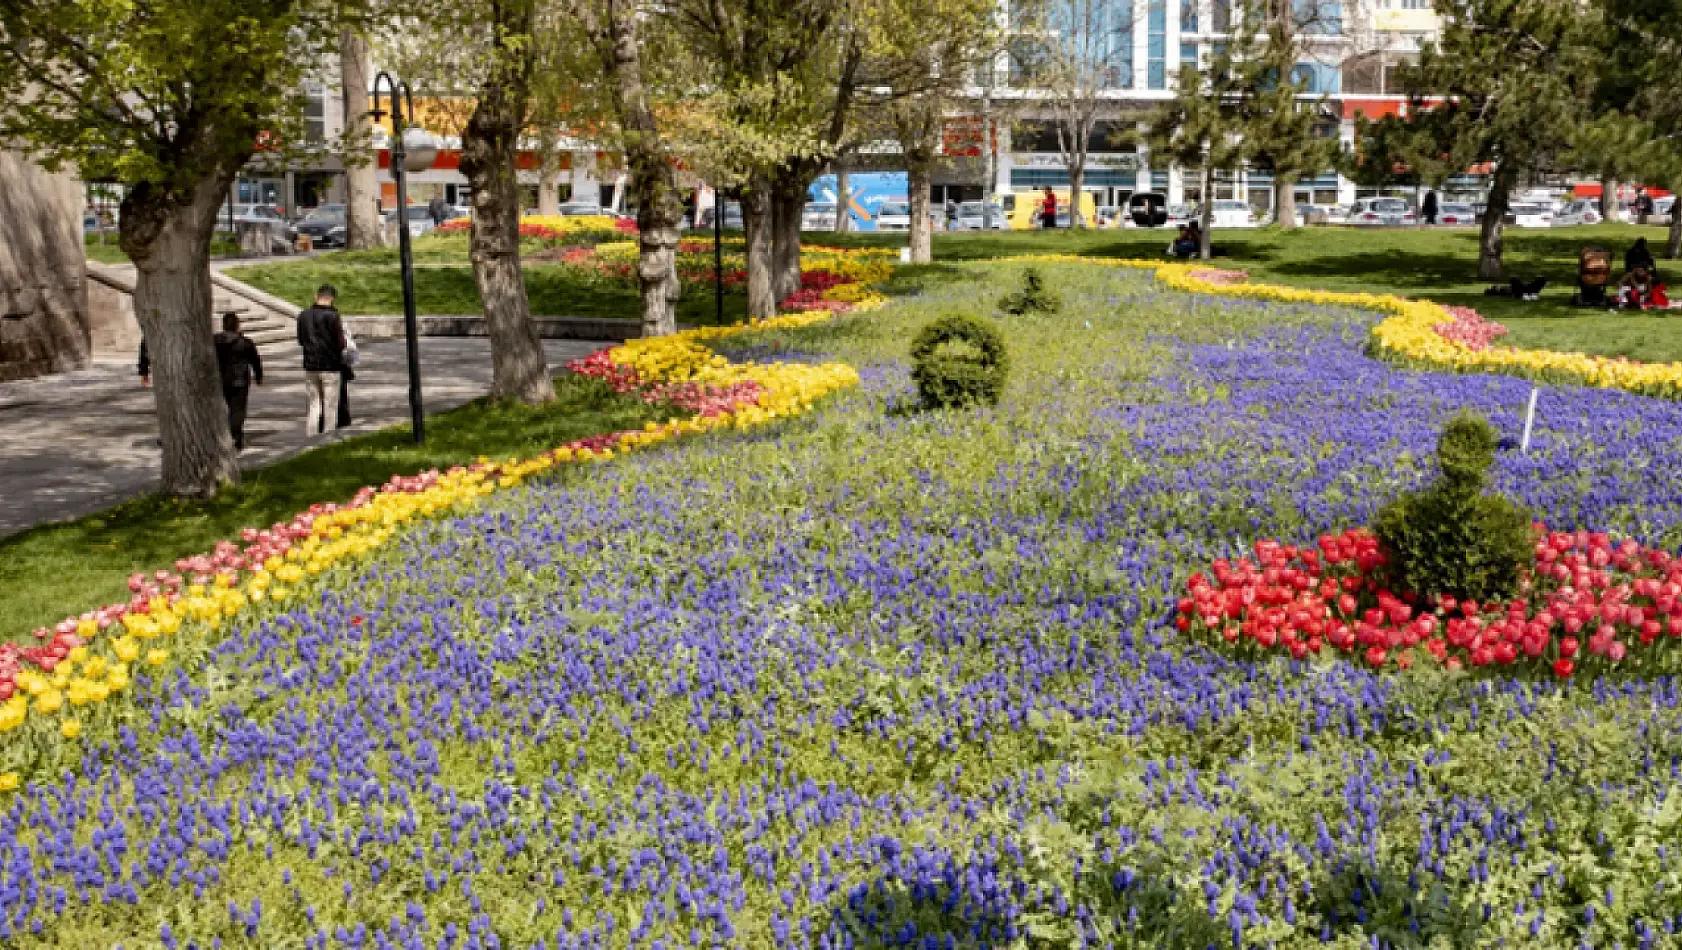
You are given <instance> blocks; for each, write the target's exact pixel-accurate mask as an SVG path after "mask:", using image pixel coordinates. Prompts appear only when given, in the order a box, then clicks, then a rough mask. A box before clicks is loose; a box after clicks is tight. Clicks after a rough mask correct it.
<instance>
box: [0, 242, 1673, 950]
mask: <svg viewBox="0 0 1682 950" xmlns="http://www.w3.org/2000/svg"><path fill="white" fill-rule="evenodd" d="M1046 269H1047V271H1048V277H1049V278H1050V279H1051V280H1053V281H1054V282H1055V284H1056V286H1057V287H1058V288H1059V291H1060V292H1061V293H1062V294H1063V295H1064V297H1065V299H1066V301H1067V306H1066V310H1067V312H1068V313H1069V314H1073V315H1078V316H1068V317H1054V318H1053V317H1048V318H1041V319H1036V320H1032V321H1027V320H1024V321H1015V322H1012V323H1010V324H1007V325H1004V326H1003V327H1002V332H1004V333H1005V335H1006V339H1007V345H1008V346H1009V347H1010V350H1011V355H1012V362H1013V367H1014V370H1013V376H1012V380H1011V383H1010V385H1009V386H1008V387H1007V389H1006V392H1005V396H1004V398H1003V399H1002V400H1001V402H1000V403H999V405H997V406H995V407H988V408H983V409H976V410H966V411H963V412H928V413H919V412H907V411H903V410H902V409H901V408H900V407H903V406H905V405H907V404H908V403H909V402H910V401H911V399H912V398H913V397H912V395H911V391H910V383H909V373H908V370H907V367H906V366H905V364H904V362H903V355H904V347H905V341H906V340H907V339H908V337H909V336H910V335H911V333H912V332H913V329H914V328H915V327H918V326H921V325H922V324H924V323H926V322H928V321H929V320H931V319H933V318H935V317H937V316H941V315H945V314H948V313H977V312H986V311H985V308H987V307H989V306H990V305H991V303H992V302H993V301H996V300H997V299H998V298H999V296H1000V295H1001V294H1002V293H1004V292H1007V291H1008V290H1009V289H1010V286H1011V281H1012V280H1013V279H1014V278H1015V277H1016V271H1017V270H1018V269H1017V268H1014V267H1005V268H989V267H986V266H975V267H972V268H970V270H971V271H972V275H973V279H972V280H968V281H964V282H961V283H954V284H952V285H950V286H945V287H941V288H938V289H934V290H931V291H928V292H925V293H924V294H922V295H920V296H919V297H917V298H916V299H914V300H910V301H905V302H901V303H898V304H895V305H893V306H890V307H886V308H883V309H881V310H877V311H875V312H873V313H870V314H866V315H861V316H850V317H848V318H847V319H845V320H840V321H831V322H823V323H812V324H810V325H807V326H803V327H790V328H788V329H779V330H772V331H767V332H764V333H757V334H746V335H742V336H738V337H732V338H728V339H717V340H713V341H710V342H709V344H708V345H709V346H713V347H716V348H717V349H718V350H719V351H720V352H721V355H723V356H725V357H727V358H728V357H730V356H732V355H733V354H734V353H736V352H738V350H740V351H743V352H753V353H756V354H767V358H774V357H775V354H778V353H786V354H790V357H789V358H790V359H794V358H799V359H800V360H801V361H802V362H800V363H798V364H791V365H801V366H805V365H813V364H814V363H815V364H817V365H823V364H824V363H844V364H848V365H851V366H856V367H858V370H859V372H858V379H859V385H858V386H857V387H856V388H853V389H851V390H848V391H847V393H846V394H844V395H842V396H841V397H840V398H838V399H833V400H829V401H826V402H823V403H819V404H817V405H816V406H815V407H814V408H812V409H811V410H810V411H808V412H806V413H803V414H801V415H799V416H798V417H797V418H793V419H790V420H788V421H784V422H780V423H778V424H776V425H766V426H760V427H757V428H753V429H750V430H746V431H741V432H736V431H734V430H720V431H715V432H714V433H713V434H712V435H711V436H709V437H708V438H706V439H703V440H694V441H688V442H670V443H666V444H664V445H662V446H660V447H658V448H652V449H650V450H648V451H644V452H640V453H637V454H634V455H631V456H628V457H625V458H621V459H617V460H616V461H615V462H614V464H612V465H608V466H594V467H590V468H588V469H583V470H579V469H557V470H556V471H555V472H552V473H547V474H545V475H543V476H542V477H536V478H532V479H529V480H527V481H525V482H524V483H523V484H521V485H518V486H516V487H513V488H511V489H509V490H507V491H504V492H498V493H496V494H492V495H489V496H488V497H486V498H484V499H483V500H482V501H481V502H480V503H478V504H477V505H475V506H474V507H472V508H471V509H470V510H463V511H461V512H459V513H456V514H453V515H446V516H445V517H442V518H438V519H433V520H423V521H418V522H415V523H412V524H411V525H409V526H407V527H405V528H404V529H403V530H401V531H399V532H397V533H395V534H394V535H393V536H392V537H391V538H390V539H389V541H388V542H387V543H385V544H383V545H381V546H380V547H379V548H378V549H377V550H376V551H373V552H371V553H370V555H369V556H368V557H367V558H365V559H362V560H358V561H355V562H346V563H344V564H340V565H337V566H334V567H331V568H329V569H328V570H325V571H323V572H322V573H321V574H319V575H317V576H316V577H315V578H314V579H312V580H309V581H306V582H304V583H303V584H301V585H300V586H298V588H297V589H296V591H295V592H294V596H293V597H291V598H290V599H288V600H287V601H285V602H284V603H281V604H273V603H267V604H265V605H263V607H262V608H261V609H260V610H255V611H252V612H248V613H242V614H241V615H239V616H238V617H237V618H235V619H233V620H232V621H231V622H230V623H229V624H227V625H226V627H225V628H224V630H223V632H222V634H221V635H220V636H219V638H218V639H217V640H216V642H214V643H211V644H208V649H207V651H206V652H205V655H204V656H203V658H202V660H201V661H200V662H197V663H195V664H192V665H181V666H169V667H165V668H163V669H162V670H159V671H152V670H150V669H148V668H139V669H137V670H136V671H135V673H134V675H133V683H132V684H131V686H130V687H129V705H128V706H127V710H128V711H127V712H125V714H124V715H123V716H122V717H121V718H119V719H117V720H115V721H113V722H112V723H110V724H109V725H108V726H107V727H105V728H103V729H101V730H98V731H96V730H93V729H90V730H89V731H88V733H87V734H84V735H83V736H82V738H81V739H80V740H79V745H77V746H75V747H74V751H73V752H71V753H67V754H65V755H64V756H63V757H62V759H61V761H60V763H59V774H57V775H56V776H55V777H53V778H51V779H47V778H36V779H32V780H31V781H29V782H28V783H26V784H25V786H24V787H23V788H21V789H20V790H18V791H17V792H16V793H14V794H13V795H11V796H10V797H8V798H4V799H0V942H3V943H4V945H5V946H7V947H11V946H17V947H20V948H28V950H34V948H38V947H72V946H73V947H83V946H87V947H93V946H99V947H106V946H117V945H121V946H124V947H127V948H129V950H135V948H147V950H150V948H155V947H172V948H173V947H182V948H184V947H188V946H197V947H200V948H209V947H212V946H218V945H219V946H222V947H230V948H231V947H278V946H299V947H311V948H317V947H319V948H335V950H336V948H341V947H344V948H350V947H357V948H364V947H365V948H380V947H401V948H409V947H426V948H428V950H431V948H435V947H440V946H443V947H457V948H466V947H475V948H488V947H519V948H534V947H542V948H545V950H557V948H582V947H591V948H607V947H613V948H619V947H645V948H650V950H652V948H655V947H664V948H680V947H683V948H687V947H717V946H725V947H750V948H759V947H836V948H839V947H918V948H922V947H1034V948H1042V947H1047V948H1049V947H1059V948H1061V947H1104V946H1116V947H1139V948H1145V947H1150V948H1159V947H1173V948H1179V947H1185V948H1198V950H1202V948H1205V947H1209V946H1216V947H1241V948H1252V947H1253V948H1262V947H1320V946H1334V947H1346V948H1354V947H1361V948H1369V947H1389V948H1403V947H1427V946H1455V947H1459V946H1494V945H1502V944H1504V945H1505V946H1510V947H1517V946H1537V947H1556V946H1557V947H1579V946H1591V947H1607V948H1610V947H1614V946H1623V947H1630V948H1635V947H1671V946H1675V945H1676V944H1677V941H1678V937H1677V931H1678V928H1682V919H1679V917H1678V914H1679V910H1682V907H1679V903H1682V902H1679V901H1678V898H1677V894H1678V890H1679V889H1682V866H1679V864H1678V861H1679V858H1682V830H1679V825H1678V818H1679V817H1682V811H1678V806H1677V802H1678V801H1679V799H1678V798H1677V796H1676V792H1677V788H1678V783H1679V781H1682V779H1679V777H1678V769H1679V768H1682V712H1679V708H1678V704H1679V702H1682V691H1679V689H1678V684H1677V682H1676V681H1675V680H1674V679H1673V678H1672V677H1670V676H1669V675H1666V672H1667V670H1668V667H1666V666H1664V661H1663V659H1662V658H1663V656H1667V655H1668V654H1664V653H1663V652H1662V647H1660V648H1657V649H1656V652H1655V664H1654V668H1652V669H1651V670H1643V671H1642V674H1641V675H1639V676H1637V675H1632V674H1631V673H1630V672H1629V671H1628V670H1624V669H1619V670H1616V671H1613V672H1612V673H1610V674H1608V675H1606V676H1604V677H1600V678H1594V679H1591V678H1589V677H1587V676H1585V675H1581V674H1579V675H1578V676H1576V677H1573V678H1572V680H1571V681H1569V682H1556V681H1553V680H1551V679H1543V678H1535V677H1523V678H1519V677H1507V676H1503V675H1502V673H1501V671H1500V670H1499V669H1494V670H1488V671H1485V672H1483V673H1482V674H1481V675H1478V676H1471V675H1469V674H1468V673H1467V672H1464V671H1463V672H1461V673H1454V672H1451V671H1449V670H1447V669H1446V668H1445V667H1443V666H1440V665H1435V664H1416V665H1415V666H1414V667H1413V668H1412V669H1409V670H1397V669H1394V668H1389V667H1387V668H1385V669H1383V670H1373V669H1369V668H1367V667H1365V666H1364V664H1362V663H1359V662H1349V661H1346V660H1342V659H1339V658H1335V657H1333V656H1331V655H1323V656H1321V657H1319V658H1313V657H1305V658H1304V659H1302V660H1295V659H1292V658H1291V657H1289V655H1288V654H1286V655H1266V656H1258V657H1243V658H1240V657H1235V656H1232V655H1230V654H1229V653H1228V652H1227V650H1226V649H1224V648H1212V647H1210V646H1205V645H1203V644H1201V643H1199V642H1196V641H1194V640H1192V639H1191V638H1190V637H1188V636H1187V635H1185V634H1182V633H1180V632H1179V631H1177V630H1176V629H1175V624H1174V620H1175V617H1176V616H1177V609H1176V605H1177V601H1178V599H1179V597H1180V596H1181V592H1182V591H1183V590H1184V589H1185V585H1186V582H1187V580H1188V578H1190V577H1191V575H1192V574H1193V573H1195V572H1198V571H1202V570H1207V566H1208V565H1209V564H1210V563H1212V562H1214V561H1215V560H1217V559H1222V558H1226V559H1229V560H1236V559H1237V558H1239V557H1243V556H1246V555H1247V554H1248V553H1249V552H1251V551H1252V550H1253V544H1254V542H1255V541H1256V540H1257V539H1277V540H1278V542H1279V543H1280V544H1281V545H1294V546H1296V547H1298V548H1299V550H1300V549H1301V548H1303V547H1305V546H1313V545H1314V544H1315V542H1316V539H1318V538H1319V537H1320V536H1321V535H1323V534H1326V533H1328V532H1332V533H1338V532H1342V531H1344V530H1346V529H1348V528H1350V527H1352V526H1358V525H1362V524H1367V523H1369V522H1370V521H1371V519H1372V516H1373V513H1374V511H1376V510H1377V508H1378V507H1379V506H1381V505H1383V504H1384V503H1385V502H1387V501H1389V500H1390V499H1391V498H1393V497H1394V495H1395V494H1396V492H1398V491H1401V490H1405V489H1409V488H1413V487H1416V486H1417V485H1418V484H1419V483H1420V482H1421V481H1422V480H1423V479H1424V478H1425V477H1427V475H1428V473H1429V470H1430V468H1431V462H1432V452H1433V446H1434V444H1435V439H1436V435H1437V432H1438V431H1439V430H1440V429H1441V427H1442V423H1443V421H1444V420H1445V419H1447V418H1449V417H1450V416H1452V415H1453V414H1454V413H1456V412H1458V411H1460V410H1462V409H1472V410H1475V411H1477V412H1480V413H1481V414H1483V415H1484V416H1486V417H1487V418H1489V419H1490V420H1491V422H1492V423H1493V424H1495V425H1496V426H1497V427H1498V428H1500V429H1501V430H1502V431H1503V432H1507V433H1511V432H1513V431H1515V430H1516V427H1517V426H1518V425H1519V423H1520V417H1519V414H1520V412H1521V411H1522V409H1523V406H1524V401H1525V397H1526V396H1527V395H1528V393H1529V389H1530V383H1528V382H1526V381H1523V380H1519V379H1514V378H1510V377H1501V376H1480V375H1458V374H1438V373H1418V372H1411V371H1407V370H1404V369H1401V368H1398V367H1396V366H1394V365H1391V364H1388V363H1384V362H1380V361H1376V360H1373V359H1370V358H1367V357H1366V356H1364V355H1363V349H1364V344H1365V340H1366V337H1367V333H1368V327H1369V324H1370V322H1371V320H1372V316H1371V315H1370V314H1366V313H1361V312H1356V311H1349V310H1337V309H1330V308H1326V307H1322V306H1312V305H1304V304H1296V303H1281V302H1271V301H1257V302H1248V301H1236V302H1235V301H1232V300H1227V299H1222V298H1214V297H1206V296H1191V295H1185V294H1177V293H1172V292H1170V291H1166V290H1164V289H1163V288H1162V287H1160V286H1159V285H1157V284H1156V283H1154V282H1153V281H1151V280H1150V278H1149V276H1148V275H1145V274H1141V273H1132V272H1117V271H1111V270H1107V269H1103V268H1098V267H1092V266H1089V265H1061V264H1057V265H1047V266H1046ZM673 358H682V354H674V353H661V352H650V353H643V354H639V355H638V356H637V357H636V360H637V361H638V362H639V364H640V365H659V364H660V363H661V362H662V361H664V360H668V359H673ZM808 360H809V361H810V362H807V361H808ZM819 361H822V362H819ZM1679 443H1682V406H1679V405H1678V404H1677V403H1674V402H1671V401H1668V400H1654V399H1647V398H1642V397H1639V396H1635V395H1632V394H1629V393H1625V392H1619V391H1615V390H1591V389H1558V390H1549V391H1548V392H1547V393H1546V394H1545V395H1544V397H1543V399H1542V401H1541V406H1540V409H1539V413H1538V418H1537V428H1536V432H1535V434H1534V440H1533V446H1532V451H1531V452H1530V453H1529V454H1523V453H1518V452H1508V453H1505V454H1503V455H1502V456H1501V457H1500V458H1499V459H1498V461H1497V463H1496V466H1495V470H1494V473H1493V477H1494V480H1495V483H1496V485H1497V487H1498V488H1499V489H1500V490H1501V491H1503V492H1505V493H1507V494H1509V495H1511V496H1513V497H1514V498H1517V499H1520V500H1522V501H1523V503H1525V504H1526V505H1527V506H1529V507H1530V508H1532V509H1533V510H1535V511H1536V512H1537V513H1538V515H1539V516H1540V517H1541V518H1543V519H1545V520H1546V522H1547V523H1548V524H1549V525H1550V526H1551V528H1552V530H1554V531H1557V532H1560V533H1561V534H1562V535H1563V534H1565V533H1570V534H1571V537H1572V538H1573V539H1575V538H1576V537H1577V536H1576V534H1575V532H1577V531H1578V530H1583V531H1590V532H1595V531H1604V532H1607V533H1608V535H1609V540H1608V544H1609V545H1611V547H1612V549H1613V550H1614V551H1622V550H1625V549H1624V548H1623V547H1622V545H1623V544H1624V542H1625V541H1626V540H1628V541H1633V542H1634V543H1636V544H1638V545H1641V546H1642V548H1643V549H1644V550H1652V551H1663V552H1669V553H1671V554H1674V552H1675V551H1676V549H1677V546H1678V542H1679V541H1682V533H1679V528H1682V472H1679V471H1678V470H1677V467H1676V466H1674V465H1673V464H1671V459H1673V458H1674V456H1675V452H1676V450H1677V447H1678V444H1679ZM1573 543H1575V540H1573ZM1601 549H1602V548H1601V547H1600V546H1597V545H1595V544H1593V543H1589V544H1587V546H1586V547H1585V548H1584V549H1583V551H1584V552H1585V553H1584V556H1585V557H1589V558H1591V563H1590V565H1589V566H1590V570H1594V569H1595V568H1594V567H1593V565H1592V559H1593V558H1594V557H1595V555H1594V554H1593V553H1592V551H1594V550H1601Z"/></svg>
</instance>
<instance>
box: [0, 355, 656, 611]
mask: <svg viewBox="0 0 1682 950" xmlns="http://www.w3.org/2000/svg"><path fill="white" fill-rule="evenodd" d="M555 390H556V395H557V396H558V397H559V398H558V399H556V401H555V402H553V403H551V404H549V405H547V406H542V407H536V408H533V407H526V406H519V405H507V404H497V403H492V402H489V401H486V400H479V401H476V402H472V403H468V404H467V405H465V406H461V407H459V408H457V409H454V410H452V411H449V412H444V413H439V414H438V415H436V416H430V417H428V419H427V425H426V437H427V441H426V444H425V445H419V446H417V445H415V444H414V441H413V440H412V438H411V437H410V434H409V433H410V429H409V427H408V426H396V427H393V428H390V429H385V430H383V431H380V432H376V433H372V434H369V435H366V436H362V437H359V438H354V439H347V440H345V441H343V442H337V443H334V444H332V445H326V446H323V447H321V448H318V449H314V450H312V451H309V452H306V453H304V454H302V455H298V456H295V457H293V458H290V459H287V460H286V461H283V462H279V463H276V464H274V465H270V466H268V467H265V468H261V469H258V470H256V471H250V472H246V473H245V477H244V480H243V481H242V482H241V483H240V485H239V486H238V487H236V488H232V489H229V490H227V491H225V492H223V493H222V494H221V495H219V496H218V497H217V498H215V499H214V500H212V501H208V502H201V501H189V500H182V499H176V498H168V497H163V496H156V495H153V496H147V497H145V498H139V499H136V500H134V501H131V502H128V503H125V504H122V505H119V506H117V507H115V508H112V509H109V510H107V511H104V512H100V513H98V514H95V515H90V516H88V517H85V518H78V519H76V520H75V521H70V522H65V523H63V524H55V525H44V526H42V527H39V528H34V529H32V530H29V531H25V532H23V533H21V534H17V535H13V536H11V537H7V538H5V539H0V639H5V638H15V637H18V636H21V635H23V634H26V633H27V632H28V631H29V630H31V629H33V628H35V627H37V626H40V625H43V624H51V623H56V622H57V621H59V620H62V619H63V618H64V617H66V616H69V615H70V614H73V613H79V612H81V611H83V610H86V609H88V608H90V607H93V606H97V605H101V604H107V603H111V602H113V601H118V600H126V599H127V597H128V589H127V587H126V586H125V584H126V582H127V579H128V576H129V574H130V573H132V572H134V571H140V570H147V571H150V570H154V569H156V568H160V567H167V566H169V565H170V564H173V563H174V562H175V560H176V559H177V558H180V557H186V556H189V555H193V554H198V553H200V552H203V551H208V550H209V549H210V548H211V547H213V546H214V545H215V543H216V542H217V541H219V540H223V539H227V538H234V537H236V536H237V534H238V532H239V530H240V529H241V528H245V527H263V528H266V527H268V526H269V525H271V524H273V523H275V522H276V521H281V520H284V519H287V518H290V517H291V516H292V515H294V514H296V513H297V512H299V511H302V510H304V509H305V508H308V507H309V506H310V505H312V504H315V503H317V502H327V501H345V500H348V499H349V498H350V497H351V496H352V495H354V494H355V493H356V491H357V489H359V488H361V487H362V486H364V485H378V484H380V483H382V482H384V481H385V480H386V479H388V478H390V477H391V476H393V475H406V474H413V473H415V472H420V471H424V470H426V469H428V468H433V467H448V466H450V465H456V464H461V463H466V462H471V461H473V460H474V459H476V458H478V457H479V456H481V455H488V456H491V457H494V458H507V457H509V456H517V457H521V458H525V457H529V456H532V455H536V454H538V453H539V452H542V451H545V450H548V449H551V448H554V447H555V446H557V445H562V444H564V443H567V442H570V441H572V440H574V439H579V438H583V437H585V436H589V435H595V434H598V433H602V432H612V431H617V430H621V429H630V428H637V427H640V426H641V425H642V424H643V423H644V422H649V421H663V420H665V419H669V418H671V417H672V416H674V415H679V416H682V415H685V413H683V412H680V411H677V410H673V409H671V408H670V407H665V406H659V407H656V406H649V405H647V404H645V403H643V402H641V401H638V400H635V399H631V398H629V397H625V396H619V395H617V394H615V393H614V392H613V391H612V390H611V389H609V388H607V387H606V386H605V385H604V384H602V383H600V382H597V381H595V380H590V379H586V378H583V377H577V376H570V375H568V376H562V377H561V378H560V379H559V380H557V382H556V386H555Z"/></svg>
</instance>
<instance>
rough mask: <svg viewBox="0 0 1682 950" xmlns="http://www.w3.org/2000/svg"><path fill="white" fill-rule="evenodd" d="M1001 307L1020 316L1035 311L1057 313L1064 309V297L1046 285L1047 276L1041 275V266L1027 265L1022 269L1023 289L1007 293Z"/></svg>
mask: <svg viewBox="0 0 1682 950" xmlns="http://www.w3.org/2000/svg"><path fill="white" fill-rule="evenodd" d="M999 309H1000V310H1003V311H1004V312H1005V313H1008V314H1011V315H1013V316H1018V317H1021V316H1027V315H1029V314H1035V313H1057V312H1058V311H1060V310H1062V309H1063V298H1062V297H1060V296H1058V295H1057V293H1056V292H1055V291H1053V290H1051V289H1049V288H1047V287H1046V285H1045V278H1044V277H1042V276H1040V272H1039V268H1036V267H1027V268H1024V269H1023V271H1022V289H1021V290H1018V291H1015V292H1013V293H1009V294H1006V295H1005V296H1004V298H1003V299H1001V300H1000V301H999Z"/></svg>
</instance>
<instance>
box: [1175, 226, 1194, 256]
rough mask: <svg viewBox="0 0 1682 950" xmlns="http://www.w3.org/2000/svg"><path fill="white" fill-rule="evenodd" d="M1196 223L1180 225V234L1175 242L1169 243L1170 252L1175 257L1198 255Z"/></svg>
mask: <svg viewBox="0 0 1682 950" xmlns="http://www.w3.org/2000/svg"><path fill="white" fill-rule="evenodd" d="M1196 229H1197V226H1196V225H1195V224H1182V225H1180V236H1179V237H1176V238H1175V239H1174V243H1172V244H1170V245H1168V253H1169V254H1172V255H1173V256H1175V257H1196V256H1197V251H1198V246H1197V245H1198V235H1197V230H1196Z"/></svg>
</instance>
